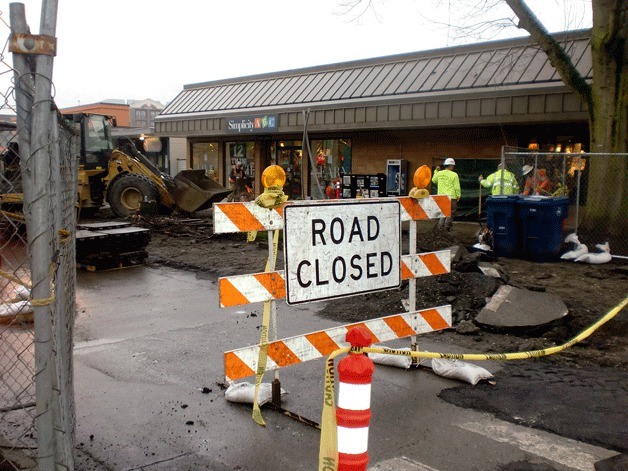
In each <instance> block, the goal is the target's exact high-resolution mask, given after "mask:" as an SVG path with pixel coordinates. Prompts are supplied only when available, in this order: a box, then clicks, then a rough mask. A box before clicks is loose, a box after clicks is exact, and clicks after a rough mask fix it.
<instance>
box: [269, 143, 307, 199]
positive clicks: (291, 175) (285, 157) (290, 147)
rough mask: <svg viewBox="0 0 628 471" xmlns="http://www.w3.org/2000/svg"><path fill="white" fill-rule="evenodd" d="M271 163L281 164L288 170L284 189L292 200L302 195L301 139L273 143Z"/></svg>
mask: <svg viewBox="0 0 628 471" xmlns="http://www.w3.org/2000/svg"><path fill="white" fill-rule="evenodd" d="M270 156H271V159H270V164H271V165H272V164H277V165H280V166H281V167H282V168H283V169H284V171H285V172H286V184H285V186H284V187H283V191H284V193H285V194H286V195H288V198H289V199H291V200H294V199H299V198H301V195H302V183H301V164H302V160H303V149H302V147H301V141H278V142H273V143H272V144H271V149H270Z"/></svg>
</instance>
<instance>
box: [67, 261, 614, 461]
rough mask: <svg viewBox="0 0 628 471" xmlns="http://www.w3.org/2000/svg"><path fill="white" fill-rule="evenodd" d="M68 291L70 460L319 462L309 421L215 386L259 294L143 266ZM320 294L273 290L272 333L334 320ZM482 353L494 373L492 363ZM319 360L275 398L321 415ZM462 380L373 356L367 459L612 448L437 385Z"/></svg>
mask: <svg viewBox="0 0 628 471" xmlns="http://www.w3.org/2000/svg"><path fill="white" fill-rule="evenodd" d="M77 302H78V313H79V314H78V319H77V322H76V330H75V357H74V360H75V362H74V366H75V388H76V408H77V418H76V420H77V444H79V449H80V450H81V453H80V455H79V461H78V462H77V469H79V470H80V469H84V470H86V471H87V470H104V469H110V470H129V471H130V470H145V471H153V470H190V471H191V470H262V471H263V470H314V469H317V463H318V447H319V437H320V435H319V431H318V430H317V429H315V428H313V427H310V426H307V425H304V424H301V423H298V422H296V421H294V420H292V419H290V418H287V417H285V416H283V415H280V414H278V413H277V412H274V411H271V410H264V412H263V413H264V418H265V420H266V423H267V426H266V427H260V426H259V425H257V424H255V423H254V422H253V421H252V420H251V418H250V416H251V406H249V405H241V404H232V403H229V402H227V401H226V400H225V399H224V391H223V389H222V384H223V383H224V368H223V360H222V354H223V352H224V351H227V350H231V349H234V348H239V347H244V346H248V345H253V344H256V343H257V342H259V326H260V323H261V314H262V313H261V310H262V305H261V304H255V305H251V306H243V307H240V308H229V309H219V307H218V300H217V289H216V282H215V281H213V280H210V279H200V278H197V277H196V275H195V274H193V273H188V272H184V271H179V270H175V269H171V268H163V267H146V266H139V267H134V268H129V269H124V270H117V271H109V272H99V273H85V272H79V274H78V289H77ZM322 307H323V305H321V304H309V305H300V306H298V307H296V308H295V307H294V306H287V305H285V304H284V303H278V331H279V337H280V338H282V337H287V336H291V335H298V334H304V333H309V332H312V331H316V330H321V329H326V328H329V327H332V326H333V323H332V322H330V321H329V320H326V319H323V318H321V317H319V316H318V315H317V314H316V309H321V308H322ZM252 314H255V315H252ZM419 340H420V339H419ZM390 345H391V346H405V345H406V343H399V342H397V343H392V344H390ZM421 348H422V349H425V350H430V349H432V350H436V347H434V346H430V345H429V344H428V343H425V342H423V343H421ZM450 351H454V352H456V351H460V350H459V349H456V348H455V347H453V346H452V347H451V348H450ZM482 366H484V367H485V368H487V369H489V370H490V371H492V372H494V373H495V374H496V377H497V380H498V381H499V370H500V368H501V365H498V364H495V363H491V364H482ZM323 368H324V365H323V363H322V362H321V361H313V362H309V363H305V364H300V365H297V366H292V367H289V368H286V369H282V370H280V379H281V382H282V387H283V388H284V389H286V390H287V391H288V393H289V394H288V395H287V396H286V397H285V400H284V403H283V406H284V407H285V408H286V409H288V410H290V411H292V412H295V413H298V414H301V415H303V416H304V417H306V418H308V419H311V420H314V421H316V422H319V421H320V416H321V409H322V392H323V391H322V384H323V372H324V371H323ZM271 379H272V374H267V375H266V377H265V380H266V381H270V380H271ZM249 381H252V378H249ZM460 385H461V383H459V382H457V381H454V380H449V379H445V378H442V377H438V376H436V375H434V374H433V373H432V372H430V371H429V370H408V371H405V370H399V369H395V368H390V367H383V366H377V367H376V371H375V375H374V382H373V389H372V399H371V408H372V412H373V419H372V421H371V427H370V436H369V454H370V457H371V468H372V469H375V470H380V471H385V470H396V471H404V470H407V471H417V470H430V469H432V470H440V471H447V470H451V471H471V470H478V471H492V470H495V471H498V470H516V469H527V470H557V471H567V470H583V471H585V470H593V463H594V462H596V461H598V460H600V459H604V458H608V457H611V456H614V455H616V454H617V452H616V451H612V450H607V449H605V448H603V447H595V446H591V445H587V444H584V443H582V442H578V441H574V440H570V439H566V438H563V437H561V436H559V435H556V434H552V433H547V432H543V431H539V430H536V429H532V428H528V427H525V426H520V425H514V424H511V423H509V422H505V421H503V420H500V419H497V418H495V417H494V416H493V415H490V414H488V413H484V412H478V411H475V410H472V409H465V408H461V407H457V406H455V405H453V404H451V403H449V402H445V401H444V400H442V399H440V398H439V397H438V396H439V394H440V393H441V392H442V391H443V390H444V389H447V388H452V387H456V386H460ZM464 387H468V388H473V386H470V385H468V386H467V385H465V386H464ZM469 390H471V389H469Z"/></svg>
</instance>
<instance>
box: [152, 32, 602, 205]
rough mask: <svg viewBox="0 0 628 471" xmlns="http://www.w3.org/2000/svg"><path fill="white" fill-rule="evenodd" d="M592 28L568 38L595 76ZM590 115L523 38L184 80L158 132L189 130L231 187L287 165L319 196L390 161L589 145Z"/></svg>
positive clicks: (300, 193) (294, 184)
mask: <svg viewBox="0 0 628 471" xmlns="http://www.w3.org/2000/svg"><path fill="white" fill-rule="evenodd" d="M589 34H590V33H589V31H588V30H586V31H574V32H568V33H562V34H560V35H557V39H558V41H559V42H560V43H562V44H563V45H564V46H565V47H566V50H567V51H568V52H569V54H570V55H571V58H572V61H573V63H574V65H575V66H576V67H577V68H578V70H579V71H580V73H581V74H582V75H583V77H585V78H586V79H587V80H590V79H591V76H592V71H591V54H590V46H589ZM587 119H588V118H587V113H586V109H585V107H584V105H583V104H582V103H581V101H580V100H579V99H578V97H577V96H575V94H573V93H572V92H571V91H570V90H569V89H568V88H567V87H566V86H565V85H564V84H563V82H562V80H561V79H560V77H559V75H558V73H557V72H556V70H555V69H554V68H553V66H552V65H551V64H550V62H549V60H548V59H547V57H546V55H545V53H544V52H543V51H542V50H540V49H539V47H538V46H537V45H536V44H534V43H533V42H532V41H531V40H530V39H528V38H519V39H509V40H502V41H494V42H488V43H481V44H475V45H467V46H459V47H453V48H446V49H439V50H433V51H424V52H416V53H409V54H402V55H395V56H388V57H380V58H375V59H368V60H360V61H354V62H346V63H339V64H332V65H326V66H317V67H311V68H306V69H299V70H293V71H287V72H279V73H269V74H263V75H256V76H249V77H243V78H234V79H228V80H221V81H214V82H208V83H199V84H192V85H185V86H184V88H183V90H182V91H181V92H180V93H179V94H178V95H177V96H176V97H175V99H174V100H172V102H171V103H170V104H168V105H167V106H166V108H165V109H164V110H163V111H162V112H161V114H160V115H159V116H157V118H156V120H155V131H156V133H157V134H158V135H160V136H165V137H184V138H185V139H186V140H187V145H188V166H189V167H190V168H204V169H206V171H207V172H208V173H209V174H211V175H215V176H216V178H217V179H218V181H219V182H221V183H222V184H225V185H227V184H228V183H227V182H228V177H229V173H230V170H231V167H232V165H234V164H235V163H241V164H242V165H243V167H244V171H245V173H246V175H247V176H248V177H250V179H251V182H252V184H253V188H254V193H255V194H257V193H259V192H260V191H261V188H260V183H259V178H258V177H259V175H260V174H261V172H262V171H263V170H264V168H266V167H267V166H268V165H271V164H278V165H281V166H282V167H283V168H284V169H285V171H286V174H287V176H288V183H287V185H286V188H285V191H286V193H288V194H289V196H290V198H301V197H307V196H309V195H313V194H314V195H315V194H316V188H315V186H316V185H315V183H316V179H315V178H314V175H317V176H318V180H319V182H320V185H321V186H322V187H323V188H325V187H327V185H328V184H329V183H330V182H334V181H337V179H341V177H342V176H344V175H348V174H381V173H383V174H385V173H386V172H387V163H388V161H389V160H391V159H392V160H399V161H401V162H404V163H406V164H407V173H408V174H409V175H412V172H414V170H415V169H416V168H418V167H419V166H420V165H423V164H427V165H431V166H435V165H439V164H441V163H442V162H443V160H444V159H445V158H446V157H454V158H455V159H456V160H457V161H458V160H460V161H461V162H465V161H472V160H475V159H498V158H499V157H500V153H501V148H502V146H504V145H508V146H515V147H528V146H529V145H532V146H536V145H537V144H538V146H539V148H541V149H548V150H550V149H551V150H552V151H554V150H555V149H557V146H558V145H560V146H561V147H562V149H565V148H566V147H569V146H571V145H572V144H575V143H579V144H581V145H582V148H583V149H584V148H585V144H584V143H587V142H588V121H587ZM306 124H307V126H306ZM304 136H305V137H306V138H307V139H306V140H304ZM306 142H309V144H310V146H309V149H310V150H311V154H312V155H311V156H310V155H309V154H310V151H308V146H307V145H305V144H306ZM585 150H586V149H585ZM460 168H464V166H462V167H460Z"/></svg>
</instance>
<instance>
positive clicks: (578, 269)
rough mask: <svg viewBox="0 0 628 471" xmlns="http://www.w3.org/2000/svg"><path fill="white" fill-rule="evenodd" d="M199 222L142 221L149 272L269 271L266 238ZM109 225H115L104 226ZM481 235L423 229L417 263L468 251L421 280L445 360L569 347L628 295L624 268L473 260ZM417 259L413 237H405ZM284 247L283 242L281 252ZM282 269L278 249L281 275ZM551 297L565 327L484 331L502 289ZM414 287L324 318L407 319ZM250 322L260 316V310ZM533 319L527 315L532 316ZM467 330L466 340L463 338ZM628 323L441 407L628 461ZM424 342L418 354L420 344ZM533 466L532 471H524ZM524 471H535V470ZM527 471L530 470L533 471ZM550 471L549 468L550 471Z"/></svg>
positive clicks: (206, 217) (332, 305)
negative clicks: (438, 253)
mask: <svg viewBox="0 0 628 471" xmlns="http://www.w3.org/2000/svg"><path fill="white" fill-rule="evenodd" d="M200 216H201V217H198V218H184V217H158V218H155V217H144V216H136V217H134V218H133V220H132V222H134V223H135V224H137V225H140V226H143V227H148V228H150V229H151V234H152V235H151V241H150V244H149V246H148V248H147V250H148V254H149V257H148V259H147V262H146V263H149V264H162V265H168V266H172V267H176V268H181V269H184V270H190V271H194V272H196V273H197V274H198V276H202V277H204V278H209V279H212V278H216V277H219V276H227V275H242V274H249V273H256V272H261V271H263V270H264V266H265V263H266V259H267V257H268V240H267V238H266V234H265V233H260V234H258V237H257V239H256V241H255V242H253V243H248V242H247V241H246V235H245V234H228V235H224V234H223V235H216V234H214V233H213V227H212V221H211V213H210V212H208V213H207V214H202V215H200ZM104 217H107V214H106V213H105V214H104ZM479 228H480V226H479V225H478V224H477V223H476V224H471V223H456V224H454V228H453V230H452V232H451V233H446V232H442V231H439V230H437V229H436V228H435V227H434V223H433V222H426V223H420V224H419V230H418V245H419V251H431V250H437V249H443V248H448V247H451V246H453V245H460V246H462V247H464V248H465V249H464V250H463V251H462V252H463V253H462V256H461V258H460V260H459V261H458V262H456V263H454V264H453V265H452V272H451V273H449V274H446V275H441V276H436V277H429V278H419V279H418V280H417V307H418V308H423V307H426V308H427V307H433V306H438V305H443V304H451V305H452V307H453V317H454V326H453V327H452V328H451V329H449V330H446V331H440V332H435V333H431V334H427V336H426V337H428V338H429V339H430V340H431V341H435V342H437V343H439V344H441V345H442V349H441V350H440V351H442V352H447V351H449V348H448V347H450V346H451V345H455V346H457V347H461V348H462V349H463V350H464V351H468V352H488V353H504V352H518V351H527V350H536V349H540V348H544V347H550V346H554V345H560V344H563V343H565V342H566V341H567V340H569V339H571V338H572V337H574V336H575V335H576V334H578V333H580V332H581V331H582V330H584V329H585V328H586V327H588V326H590V325H591V324H593V323H594V322H595V321H597V320H598V319H599V318H601V317H602V316H603V315H604V314H605V313H606V312H607V311H609V310H610V309H612V308H613V307H614V306H616V305H617V304H619V303H620V302H621V301H622V300H623V299H624V298H625V297H626V296H627V295H628V283H626V281H627V280H628V267H627V264H626V261H625V260H621V259H616V260H613V261H612V262H610V263H608V264H605V265H581V264H576V263H573V262H557V263H533V262H529V261H525V260H519V259H508V258H491V257H489V256H486V255H481V254H478V253H475V254H474V253H472V252H471V251H467V248H470V247H471V246H472V245H473V244H474V243H475V242H476V238H477V236H476V233H477V232H478V230H479ZM402 239H403V245H404V248H403V253H407V244H408V231H407V227H406V228H405V230H404V231H403V237H402ZM280 247H281V241H280ZM478 261H487V262H490V263H492V264H493V266H494V267H495V268H497V269H499V271H500V272H501V277H500V278H492V277H489V276H485V275H484V274H482V273H481V272H480V270H479V269H478V267H477V263H478ZM282 267H283V252H282V250H281V248H280V251H279V254H278V259H277V268H278V269H281V268H282ZM503 284H510V285H513V286H515V287H518V288H525V289H529V290H534V291H540V292H547V293H553V294H555V295H557V296H559V297H560V298H561V299H562V300H563V301H564V302H565V304H566V305H567V307H568V310H569V313H568V315H567V316H565V317H563V318H562V319H560V320H558V321H555V322H553V323H551V324H549V325H545V326H539V327H538V328H535V329H534V330H528V331H518V332H508V331H492V330H487V329H486V328H482V326H478V325H476V324H475V322H474V319H475V317H476V315H477V314H478V312H479V311H480V310H481V309H482V307H483V306H484V305H485V304H486V302H487V300H488V299H490V297H491V295H492V294H493V293H494V292H495V291H496V290H497V289H498V288H499V286H500V285H503ZM407 297H408V284H407V282H404V283H403V284H402V286H401V288H399V289H395V290H390V291H384V292H379V293H371V294H367V295H363V296H359V297H349V298H344V299H340V300H334V301H329V302H325V303H319V304H320V310H319V315H321V316H324V317H327V318H330V319H334V320H336V321H340V322H343V323H349V322H356V321H361V320H366V319H370V318H375V317H382V316H385V315H389V314H396V313H400V312H403V311H404V309H403V306H402V299H406V298H407ZM253 306H254V307H251V308H250V309H251V310H254V309H257V307H256V306H255V305H253ZM522 315H525V313H522ZM462 326H464V327H465V328H464V329H462V328H461V327H462ZM627 332H628V319H627V316H626V310H624V311H622V312H621V313H619V314H618V315H617V316H616V317H615V318H614V319H612V320H611V321H609V322H608V323H607V324H605V325H603V326H602V327H601V328H599V329H598V330H597V331H596V332H595V333H593V335H591V336H590V337H589V338H587V339H586V340H585V341H583V342H580V343H578V344H577V345H575V346H573V347H571V348H570V349H568V350H567V351H565V352H562V353H559V354H555V355H551V356H548V357H544V358H539V359H533V360H525V361H511V362H505V364H504V365H503V368H502V369H500V371H499V373H498V374H496V376H495V378H494V380H493V381H491V382H490V383H489V382H481V383H479V384H478V385H476V386H470V385H468V384H463V385H461V386H458V387H453V388H451V389H447V390H445V391H443V393H442V394H441V396H440V397H441V398H442V399H443V400H446V401H448V402H451V403H454V404H456V405H458V406H460V407H468V408H475V409H478V410H481V411H485V412H489V413H492V414H494V415H496V416H497V417H499V418H501V419H503V420H508V421H511V422H514V423H518V424H521V425H525V426H529V427H535V428H540V429H543V430H547V431H550V432H553V433H556V434H559V435H562V436H565V437H569V438H572V439H575V440H580V441H584V442H587V443H591V444H594V445H598V446H602V447H605V448H608V449H613V450H616V451H618V452H621V453H624V454H625V453H626V452H628V445H627V444H628V430H627V429H626V427H625V422H626V414H625V411H626V410H628V384H627V383H626V381H625V378H626V367H627V365H628V348H627V343H628V340H627V338H628V337H627V335H626V334H627ZM421 338H422V337H419V346H420V340H421ZM528 464H530V463H527V464H526V466H527V465H528ZM526 466H524V468H525V469H532V468H530V467H526ZM524 468H522V469H524ZM544 469H545V468H544Z"/></svg>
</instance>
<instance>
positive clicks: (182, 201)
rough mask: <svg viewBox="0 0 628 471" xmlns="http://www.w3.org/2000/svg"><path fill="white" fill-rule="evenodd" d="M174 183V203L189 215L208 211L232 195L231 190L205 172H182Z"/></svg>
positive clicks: (175, 178)
mask: <svg viewBox="0 0 628 471" xmlns="http://www.w3.org/2000/svg"><path fill="white" fill-rule="evenodd" d="M174 183H175V185H176V188H175V191H174V195H173V197H174V201H175V203H176V204H177V206H178V207H179V208H181V209H182V210H184V211H187V212H188V213H193V212H194V211H200V210H202V209H207V208H209V207H210V206H211V205H212V203H215V202H217V201H221V200H222V199H223V198H225V197H226V196H227V195H228V194H229V193H231V190H229V189H227V188H225V187H224V186H222V185H221V184H220V183H218V182H216V181H215V180H212V179H211V178H209V177H208V176H207V175H206V174H205V170H182V171H181V172H179V173H178V174H177V175H176V176H175V177H174Z"/></svg>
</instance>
